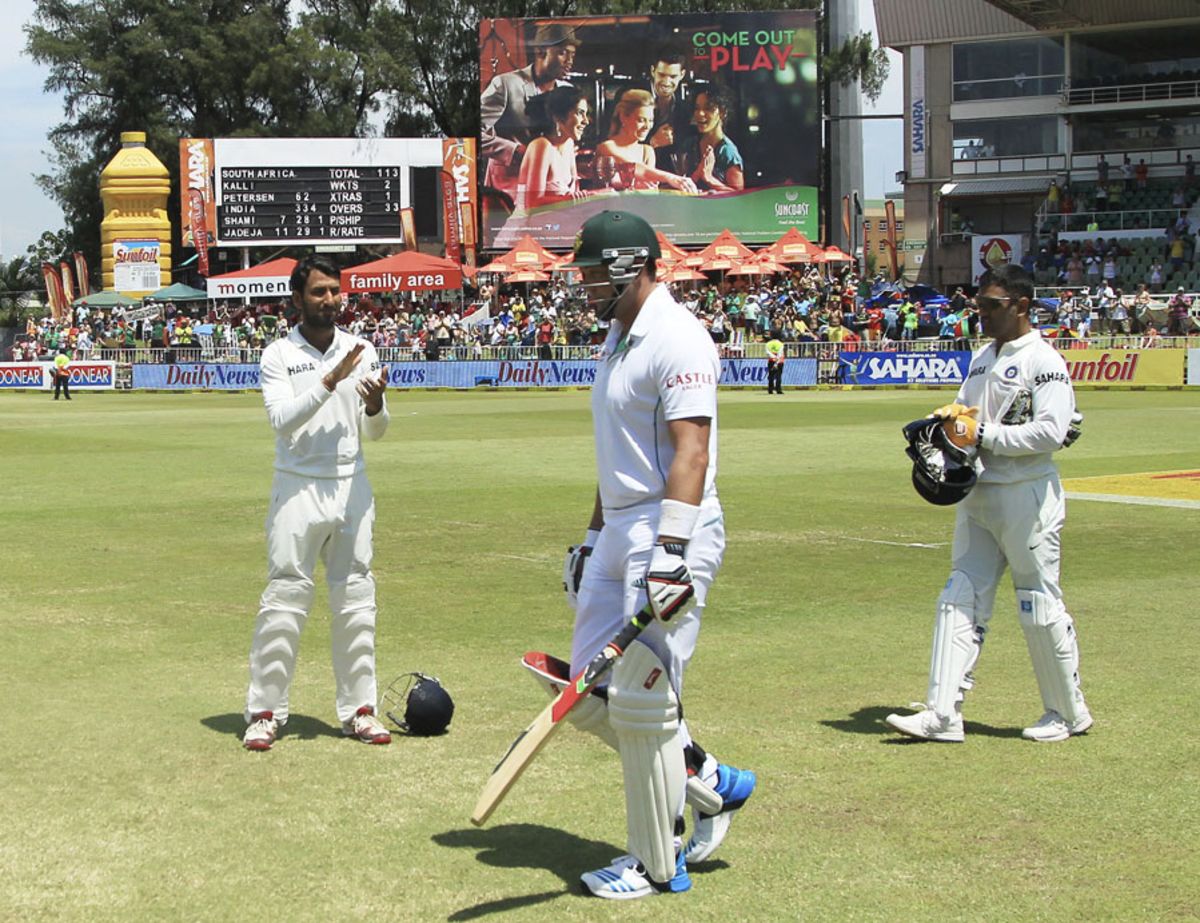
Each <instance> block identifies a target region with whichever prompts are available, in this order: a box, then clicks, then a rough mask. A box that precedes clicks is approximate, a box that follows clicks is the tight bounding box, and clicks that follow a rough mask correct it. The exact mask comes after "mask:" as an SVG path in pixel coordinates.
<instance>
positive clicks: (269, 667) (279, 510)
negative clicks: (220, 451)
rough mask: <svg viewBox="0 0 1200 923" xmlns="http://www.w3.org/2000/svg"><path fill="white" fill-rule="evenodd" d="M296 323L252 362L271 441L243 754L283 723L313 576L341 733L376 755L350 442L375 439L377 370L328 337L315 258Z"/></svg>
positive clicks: (380, 376)
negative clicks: (321, 578) (263, 574)
mask: <svg viewBox="0 0 1200 923" xmlns="http://www.w3.org/2000/svg"><path fill="white" fill-rule="evenodd" d="M291 281H292V303H293V304H294V305H295V306H296V308H298V309H299V311H300V323H299V324H298V325H297V326H296V327H294V328H293V329H292V332H291V333H290V334H288V336H287V337H285V338H283V339H279V340H276V341H275V342H273V343H272V344H271V345H270V346H268V347H267V348H266V349H265V350H264V351H263V357H262V391H263V401H264V403H265V404H266V408H267V418H268V420H270V423H271V427H272V429H274V430H275V436H276V438H275V478H274V483H273V485H272V488H271V502H270V507H269V509H268V511H267V523H266V525H267V572H268V574H267V575H268V583H267V588H266V589H265V590H264V591H263V594H262V599H261V601H260V602H259V611H258V618H257V620H256V621H255V625H254V639H253V641H252V643H251V647H250V688H249V691H248V692H247V693H246V712H245V717H246V721H247V724H248V726H247V728H246V733H245V736H244V737H243V738H242V742H243V744H244V746H245V747H246V748H247V749H248V750H269V749H270V748H271V745H272V744H273V743H274V742H275V738H276V736H277V735H278V733H279V729H280V728H281V727H282V726H283V725H284V724H286V723H287V719H288V687H289V685H290V684H291V680H292V674H293V672H294V671H295V667H296V654H297V651H298V650H299V645H300V631H301V629H302V628H303V627H304V622H305V621H306V619H307V618H308V610H309V608H310V607H311V606H312V601H313V594H314V591H315V586H314V583H313V574H314V571H315V570H316V567H317V560H318V558H319V559H320V560H321V561H322V562H323V563H324V565H325V577H326V581H327V582H328V584H329V608H330V611H331V612H332V615H333V620H332V626H331V635H332V638H331V647H332V651H333V672H334V678H335V681H336V684H337V716H338V720H339V721H340V722H341V725H342V733H343V734H345V735H347V736H349V737H355V738H357V739H358V740H361V741H363V742H365V743H370V744H386V743H390V742H391V735H390V734H389V733H388V731H387V729H386V728H385V727H384V726H383V724H382V723H381V722H380V721H379V719H378V718H377V717H376V716H375V702H376V695H377V690H376V683H375V578H374V577H373V576H372V575H371V553H372V545H371V531H372V528H373V526H374V522H375V499H374V496H373V495H372V493H371V485H370V483H369V482H368V481H367V475H366V469H365V464H364V461H363V453H362V445H361V437H362V436H366V437H367V438H368V439H378V438H379V437H381V436H382V435H383V434H384V432H385V431H386V430H387V425H388V412H387V404H386V402H385V400H384V391H385V389H386V387H387V371H386V369H383V368H382V367H381V366H380V364H379V361H378V359H377V358H376V354H375V348H374V347H373V346H371V344H370V343H368V342H366V341H365V340H362V339H359V338H358V337H355V336H352V335H351V334H349V333H347V332H345V331H344V330H340V329H338V328H337V327H336V326H335V324H334V319H335V318H336V317H337V314H338V312H339V311H341V309H342V302H341V297H340V282H339V277H338V271H337V269H336V268H334V267H333V266H332V265H330V264H329V263H328V262H327V261H325V260H323V259H319V258H307V259H304V260H301V261H300V262H299V263H298V264H297V265H296V268H295V270H294V271H293V273H292V280H291Z"/></svg>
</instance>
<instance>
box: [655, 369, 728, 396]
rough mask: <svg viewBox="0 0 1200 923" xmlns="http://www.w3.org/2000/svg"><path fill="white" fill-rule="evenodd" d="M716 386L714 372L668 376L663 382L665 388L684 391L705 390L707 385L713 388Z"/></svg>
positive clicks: (681, 373)
mask: <svg viewBox="0 0 1200 923" xmlns="http://www.w3.org/2000/svg"><path fill="white" fill-rule="evenodd" d="M716 384H717V377H716V376H715V375H714V374H713V373H712V372H680V373H678V374H677V375H668V376H667V377H666V379H665V380H664V381H663V386H664V387H666V388H679V389H681V390H683V391H691V390H692V389H694V388H703V387H704V386H705V385H709V386H710V387H713V386H716Z"/></svg>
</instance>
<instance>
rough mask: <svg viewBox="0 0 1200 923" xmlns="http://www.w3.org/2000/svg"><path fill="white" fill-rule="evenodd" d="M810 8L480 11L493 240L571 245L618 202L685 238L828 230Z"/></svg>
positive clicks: (495, 244) (766, 237)
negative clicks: (821, 196) (657, 12)
mask: <svg viewBox="0 0 1200 923" xmlns="http://www.w3.org/2000/svg"><path fill="white" fill-rule="evenodd" d="M815 16H816V14H815V13H814V12H813V11H811V10H789V11H779V12H754V13H748V12H736V13H694V14H693V13H689V14H684V15H674V16H606V17H603V18H570V19H485V20H483V22H482V23H481V24H480V54H481V60H480V78H481V81H480V82H481V86H480V116H481V134H480V146H479V163H480V171H481V177H482V189H481V199H482V202H483V209H482V212H483V231H484V234H483V237H484V243H485V246H487V247H489V248H497V249H499V248H507V247H511V246H512V244H513V243H515V242H516V241H517V239H519V238H520V237H521V236H522V235H523V234H527V233H528V234H532V235H533V236H534V237H535V238H536V239H537V240H538V241H539V242H541V243H542V244H544V245H546V246H549V247H569V246H571V244H572V242H573V241H574V238H575V234H576V232H577V231H578V229H579V227H580V226H581V225H582V224H583V222H584V221H586V220H587V219H588V218H589V217H591V216H592V215H593V214H595V213H596V212H599V211H601V210H603V209H605V208H613V207H618V206H619V207H620V208H621V209H623V210H625V211H631V212H636V213H637V214H639V215H642V216H643V217H644V218H646V220H648V221H649V222H650V223H651V224H652V225H653V226H654V227H655V228H656V229H657V230H660V231H662V232H663V233H664V234H666V235H667V236H668V237H669V238H670V239H671V240H673V241H675V242H677V243H682V244H688V243H695V244H700V243H707V242H708V241H710V240H712V239H713V237H715V236H716V235H717V234H718V233H719V232H720V231H721V230H722V229H723V228H729V229H730V230H731V231H733V232H734V234H736V235H737V236H738V237H739V238H740V239H742V240H745V241H748V242H752V243H767V242H770V241H774V240H775V239H777V238H778V237H779V235H780V234H782V233H783V232H784V231H786V230H787V229H788V228H789V227H796V228H798V229H799V230H800V231H802V232H803V233H804V234H805V235H806V236H808V237H810V238H812V239H816V238H817V237H819V236H820V233H819V229H818V214H817V187H818V185H819V175H820V155H821V117H820V99H821V95H820V86H819V81H818V73H819V68H818V60H817V38H816V18H815Z"/></svg>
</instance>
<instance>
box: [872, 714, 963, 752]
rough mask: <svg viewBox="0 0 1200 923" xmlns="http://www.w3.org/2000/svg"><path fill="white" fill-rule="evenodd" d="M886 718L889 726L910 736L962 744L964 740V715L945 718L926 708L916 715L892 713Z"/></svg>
mask: <svg viewBox="0 0 1200 923" xmlns="http://www.w3.org/2000/svg"><path fill="white" fill-rule="evenodd" d="M885 720H886V721H887V723H888V726H889V727H892V728H895V729H896V730H897V731H899V732H900V733H901V734H907V735H908V736H909V737H919V738H920V739H921V740H937V741H941V742H943V743H954V744H960V743H962V742H963V720H962V715H954V716H953V717H949V718H943V717H941V716H940V715H938V713H937V712H935V711H933V709H930V708H925V709H922V710H921V711H919V712H917V713H916V714H915V715H897V714H891V715H888V716H887V718H886V719H885Z"/></svg>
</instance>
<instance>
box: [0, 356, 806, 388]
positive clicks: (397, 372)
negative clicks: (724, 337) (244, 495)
mask: <svg viewBox="0 0 1200 923" xmlns="http://www.w3.org/2000/svg"><path fill="white" fill-rule="evenodd" d="M384 367H385V368H387V370H388V385H389V387H392V388H400V389H405V388H476V387H487V388H579V387H590V386H591V385H592V383H593V382H594V381H595V380H596V369H597V365H596V362H595V361H594V360H591V359H582V360H579V359H575V360H557V359H528V360H517V361H508V360H491V361H484V362H385V363H384ZM132 368H133V388H134V390H161V391H194V390H196V391H243V390H257V389H258V388H259V386H260V378H259V367H258V366H257V365H250V364H237V363H222V362H181V363H175V364H173V365H140V364H139V365H134V366H133V367H132ZM816 383H817V360H816V359H789V360H788V361H787V362H786V363H785V364H784V367H783V384H784V386H787V387H793V388H794V387H804V386H806V385H807V386H811V385H815V384H816ZM719 384H720V386H721V387H741V388H766V386H767V363H766V360H765V359H724V360H722V362H721V380H720V382H719ZM12 387H16V386H12Z"/></svg>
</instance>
